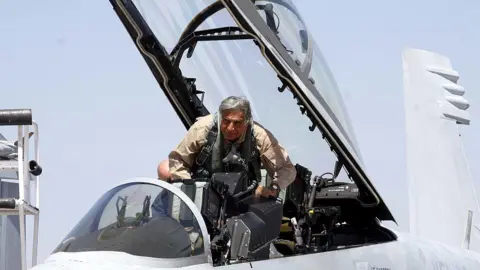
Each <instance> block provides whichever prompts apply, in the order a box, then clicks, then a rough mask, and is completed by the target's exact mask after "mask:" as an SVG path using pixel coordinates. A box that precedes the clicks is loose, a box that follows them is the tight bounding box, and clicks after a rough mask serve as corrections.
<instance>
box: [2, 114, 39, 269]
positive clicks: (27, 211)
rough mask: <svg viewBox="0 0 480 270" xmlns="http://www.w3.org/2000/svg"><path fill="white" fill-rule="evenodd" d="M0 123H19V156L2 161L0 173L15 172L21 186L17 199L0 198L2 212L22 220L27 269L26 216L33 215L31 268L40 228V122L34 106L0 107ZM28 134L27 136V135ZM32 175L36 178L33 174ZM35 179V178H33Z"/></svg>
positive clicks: (13, 124) (23, 257) (24, 256)
mask: <svg viewBox="0 0 480 270" xmlns="http://www.w3.org/2000/svg"><path fill="white" fill-rule="evenodd" d="M0 126H18V136H17V137H18V141H17V142H18V144H17V150H18V158H17V159H16V160H13V159H12V160H0V172H2V173H3V172H5V173H7V172H10V173H12V172H14V173H15V174H16V175H17V179H18V185H19V188H18V190H19V196H18V198H0V215H18V216H19V223H20V249H21V250H20V254H21V260H22V261H21V266H22V268H21V269H22V270H27V257H26V230H25V228H26V224H25V223H26V219H25V217H26V215H33V216H34V224H33V246H32V267H33V266H35V265H36V264H37V248H38V227H39V214H40V210H39V206H40V204H39V195H40V192H39V191H40V189H39V178H40V177H39V176H40V174H41V173H42V168H41V167H40V166H39V165H38V162H39V147H38V137H39V136H38V125H37V123H36V122H35V121H33V120H32V111H31V109H8V110H0ZM30 127H33V131H34V148H35V149H34V152H35V154H34V155H35V159H33V160H30V161H28V162H26V161H27V160H28V156H29V129H30ZM24 134H25V138H24ZM32 176H33V177H32ZM32 178H33V179H32ZM32 180H33V181H35V189H36V190H35V192H36V194H35V195H36V196H35V204H33V203H32V200H31V193H30V182H31V181H32Z"/></svg>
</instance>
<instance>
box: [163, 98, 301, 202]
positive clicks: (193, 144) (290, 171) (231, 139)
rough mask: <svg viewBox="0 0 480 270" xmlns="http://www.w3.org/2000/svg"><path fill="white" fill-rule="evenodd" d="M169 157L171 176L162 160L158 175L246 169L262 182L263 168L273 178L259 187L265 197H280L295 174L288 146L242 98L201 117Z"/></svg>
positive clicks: (199, 174) (176, 176)
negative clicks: (257, 119) (260, 121)
mask: <svg viewBox="0 0 480 270" xmlns="http://www.w3.org/2000/svg"><path fill="white" fill-rule="evenodd" d="M279 121H281V120H280V119H279ZM218 131H220V132H218ZM168 157H169V160H168V165H169V174H170V175H168V174H166V173H162V168H165V165H166V164H165V163H162V164H161V165H159V167H158V172H159V178H162V177H163V178H164V179H190V178H191V177H192V175H193V177H210V176H211V175H212V174H213V173H214V172H224V171H235V170H236V171H238V170H239V168H243V169H246V170H247V171H248V172H250V174H249V176H250V177H249V179H252V178H255V179H256V180H257V181H258V182H260V177H261V176H260V168H261V167H263V168H265V169H266V170H267V172H268V174H269V175H270V176H272V179H273V180H272V183H271V185H270V186H269V187H263V186H258V188H257V190H256V192H255V193H256V194H258V195H262V196H265V197H268V196H275V197H276V196H278V193H279V192H280V190H281V189H284V188H286V187H287V186H288V185H289V184H290V183H292V182H293V180H294V179H295V176H296V170H295V167H294V165H293V164H292V162H291V161H290V158H289V156H288V154H287V152H286V151H285V149H284V148H283V147H282V146H281V145H280V144H279V143H278V141H277V140H276V139H275V137H274V136H273V135H272V134H271V133H270V131H268V130H267V129H265V128H263V127H262V126H260V125H259V124H258V123H256V122H254V121H253V120H252V113H251V108H250V102H249V101H248V100H247V99H245V98H242V97H235V96H231V97H228V98H226V99H225V100H223V101H222V103H221V104H220V106H219V110H218V113H216V114H214V115H207V116H204V117H200V118H198V119H197V121H196V122H195V123H194V124H193V125H192V126H191V127H190V129H189V130H188V132H187V134H186V135H185V137H184V138H183V140H182V141H181V142H180V143H179V144H178V145H177V147H176V148H175V149H174V150H173V151H172V152H171V153H170V154H169V156H168ZM234 165H235V166H234ZM232 166H233V167H232ZM232 168H236V169H232ZM163 171H165V170H163ZM161 174H162V176H161Z"/></svg>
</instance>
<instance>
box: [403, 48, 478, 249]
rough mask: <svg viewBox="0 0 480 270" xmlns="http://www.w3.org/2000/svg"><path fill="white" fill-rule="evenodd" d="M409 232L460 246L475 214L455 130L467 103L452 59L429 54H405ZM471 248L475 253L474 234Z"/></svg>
mask: <svg viewBox="0 0 480 270" xmlns="http://www.w3.org/2000/svg"><path fill="white" fill-rule="evenodd" d="M403 74H404V94H405V118H406V119H405V121H406V145H407V153H406V156H407V171H408V181H409V182H408V185H409V189H410V194H409V204H410V232H411V233H413V234H415V235H418V236H421V237H425V238H429V239H432V240H435V241H439V242H442V243H445V244H448V245H451V246H453V247H463V246H464V240H465V234H466V225H467V219H468V211H469V210H471V211H473V219H474V224H475V220H476V219H478V215H480V213H479V209H478V203H477V197H476V194H475V188H474V186H473V181H472V178H471V175H470V172H469V168H468V164H467V162H466V158H465V153H464V150H463V144H462V137H461V134H460V132H459V125H462V124H463V125H468V124H469V122H470V116H469V114H468V111H466V109H468V101H467V100H466V99H465V97H463V94H464V92H465V91H464V89H463V87H461V86H460V85H458V84H457V80H458V78H459V75H458V73H457V72H456V71H454V70H452V66H451V64H450V60H449V59H448V58H447V57H444V56H442V55H439V54H435V53H432V52H428V51H423V50H416V49H407V50H405V51H404V53H403ZM472 238H473V239H472V243H471V245H470V248H471V249H476V250H477V251H478V250H479V249H478V247H477V246H478V244H479V242H477V239H478V231H477V230H476V229H472Z"/></svg>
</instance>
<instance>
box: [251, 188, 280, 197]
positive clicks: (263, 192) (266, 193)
mask: <svg viewBox="0 0 480 270" xmlns="http://www.w3.org/2000/svg"><path fill="white" fill-rule="evenodd" d="M255 195H260V196H262V197H266V198H268V197H270V196H272V197H277V192H275V190H273V189H271V188H268V187H264V186H258V187H257V190H255Z"/></svg>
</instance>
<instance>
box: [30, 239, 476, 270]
mask: <svg viewBox="0 0 480 270" xmlns="http://www.w3.org/2000/svg"><path fill="white" fill-rule="evenodd" d="M394 233H395V234H396V235H397V237H398V239H397V240H396V241H392V242H388V243H383V244H371V245H368V246H363V247H354V248H348V249H343V250H337V251H329V252H322V253H315V254H308V255H297V256H291V257H285V258H278V259H270V260H264V261H255V262H251V263H248V262H246V263H239V264H232V265H227V266H218V267H213V266H212V265H211V264H210V263H208V262H203V263H202V262H200V263H195V264H192V263H190V265H187V264H188V263H185V264H183V265H182V264H181V263H179V262H180V261H181V260H182V259H178V260H172V259H154V258H145V257H137V256H132V255H129V254H125V253H117V252H80V253H56V254H53V255H51V256H50V257H49V258H48V259H47V260H46V261H45V263H43V264H41V265H37V266H36V267H34V268H32V270H67V269H68V270H80V269H82V270H83V269H92V270H104V269H116V270H147V269H170V268H172V269H173V268H183V269H198V270H202V269H212V268H220V269H245V270H247V269H252V268H257V269H275V270H292V269H301V270H308V269H312V270H313V269H315V270H318V269H331V270H360V269H362V270H363V269H365V270H371V269H382V270H412V269H422V270H423V269H424V270H446V269H449V270H478V269H480V254H478V253H476V252H472V251H469V250H463V249H458V248H451V247H449V246H446V245H444V244H442V243H438V242H434V241H431V240H426V239H420V238H417V237H415V236H412V235H410V234H407V233H400V232H394ZM187 259H191V258H185V261H187ZM174 261H175V262H174Z"/></svg>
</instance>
